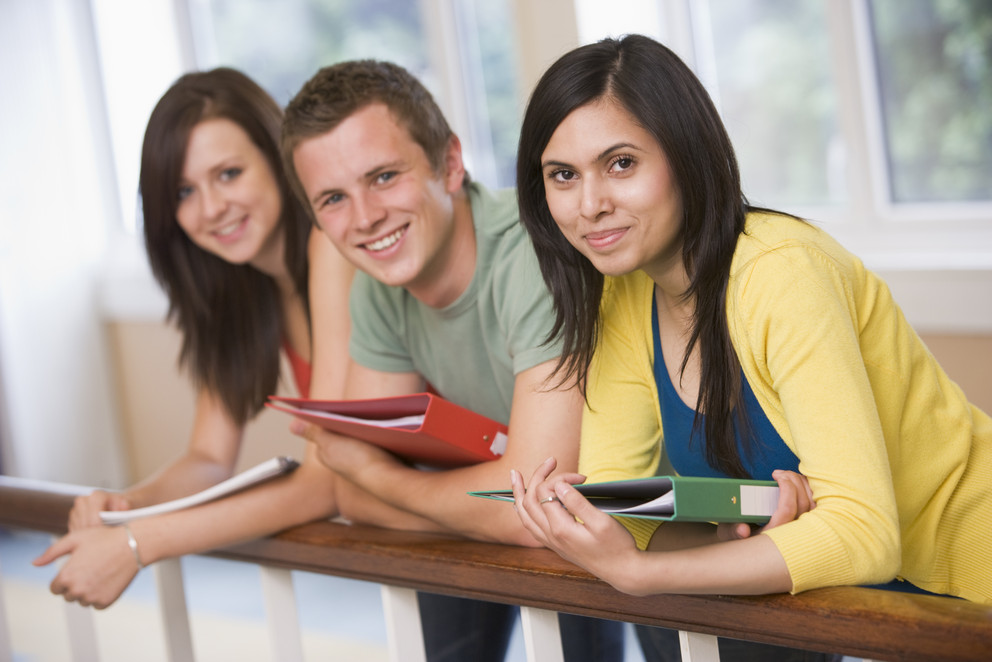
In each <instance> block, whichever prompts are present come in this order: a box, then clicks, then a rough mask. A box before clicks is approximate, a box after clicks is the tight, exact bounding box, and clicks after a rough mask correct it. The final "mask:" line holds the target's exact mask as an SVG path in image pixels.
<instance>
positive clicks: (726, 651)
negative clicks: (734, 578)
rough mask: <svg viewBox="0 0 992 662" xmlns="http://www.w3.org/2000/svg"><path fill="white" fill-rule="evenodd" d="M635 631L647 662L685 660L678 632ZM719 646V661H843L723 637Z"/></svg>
mask: <svg viewBox="0 0 992 662" xmlns="http://www.w3.org/2000/svg"><path fill="white" fill-rule="evenodd" d="M634 631H635V632H636V633H637V640H638V641H639V642H641V651H642V652H643V653H644V659H645V660H646V661H647V662H680V660H681V659H682V651H681V648H680V646H679V633H678V632H677V631H676V630H666V629H664V628H653V627H649V626H647V625H635V626H634ZM717 645H718V646H719V648H720V662H840V660H841V658H842V657H843V656H842V655H835V654H833V653H815V652H813V651H805V650H800V649H798V648H785V647H784V646H772V645H771V644H759V643H756V642H753V641H739V640H737V639H725V638H723V637H720V638H719V639H718V640H717Z"/></svg>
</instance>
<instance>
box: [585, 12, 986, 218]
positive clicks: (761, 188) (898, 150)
mask: <svg viewBox="0 0 992 662" xmlns="http://www.w3.org/2000/svg"><path fill="white" fill-rule="evenodd" d="M645 4H649V5H651V6H652V7H653V8H654V10H653V11H651V12H647V9H646V7H645V6H642V5H645ZM576 8H577V14H578V17H579V28H580V35H579V36H580V40H581V41H582V42H583V43H588V42H590V41H594V40H596V39H599V38H601V37H603V36H606V35H607V34H613V35H619V34H622V33H623V32H642V33H643V32H645V28H644V27H643V26H644V24H645V23H646V24H647V26H649V27H648V28H647V29H653V30H654V31H655V33H654V34H652V36H654V37H656V38H658V39H660V40H661V41H663V42H665V43H668V44H669V45H671V46H672V47H673V48H674V49H675V50H676V51H677V52H679V53H680V55H681V56H682V57H683V59H685V60H686V62H687V63H689V64H690V66H692V67H693V68H694V70H695V71H696V73H697V75H699V77H700V79H701V80H702V81H703V83H704V84H705V85H706V87H707V89H708V90H709V92H710V95H711V96H712V97H713V100H714V102H715V103H716V104H717V107H718V108H719V109H720V112H721V115H722V117H723V119H724V122H725V124H726V126H727V129H728V131H729V133H730V135H731V138H732V140H733V142H734V146H735V148H736V150H737V156H738V159H739V161H740V165H741V170H742V175H743V179H744V188H745V193H746V194H747V195H748V196H749V198H751V199H752V200H753V201H754V202H756V203H759V204H763V205H767V206H773V207H779V208H785V209H792V210H796V209H797V208H798V209H800V210H809V209H814V210H819V211H818V212H817V214H818V215H819V216H821V217H828V218H848V219H850V218H851V217H854V216H857V217H859V218H858V220H859V221H861V222H863V223H864V224H866V226H867V225H870V224H872V223H875V224H876V225H877V222H879V221H882V220H888V219H891V218H893V217H898V216H899V214H900V211H899V210H900V206H902V207H905V208H907V209H908V206H909V205H914V204H916V203H920V202H926V203H961V202H978V203H987V202H990V201H992V185H990V182H992V149H990V146H992V114H990V113H989V112H988V110H987V109H988V108H989V107H992V38H990V35H992V3H990V2H987V1H983V2H974V1H972V0H942V1H940V2H934V1H933V0H846V1H841V0H829V1H826V0H798V1H797V0H693V1H692V2H689V1H688V0H656V1H655V2H650V1H649V0H641V2H639V3H631V4H630V5H628V4H626V3H624V4H618V3H609V5H608V6H604V3H600V2H597V1H596V0H576ZM627 9H631V11H630V12H627V11H625V10H627ZM648 15H650V17H652V19H654V18H655V17H658V20H657V21H653V20H648V21H644V20H642V19H643V17H645V16H648ZM861 17H866V18H865V20H863V21H861V20H860V19H861ZM653 23H657V27H655V28H651V27H650V26H651V25H652V24H653ZM861 23H864V24H865V25H866V29H865V30H863V32H864V34H865V35H866V37H865V38H864V39H863V40H861V41H859V39H858V37H859V36H860V34H861V32H862V31H861V30H860V28H861V27H862V26H861ZM862 42H864V43H862ZM865 44H867V47H865ZM680 46H681V48H680ZM862 79H864V80H863V81H862ZM852 81H854V83H853V84H852ZM859 81H860V82H864V83H867V84H866V85H860V86H859V85H858V82H859ZM852 89H853V90H856V92H854V93H852ZM858 94H861V95H863V97H864V98H863V99H860V100H858V99H856V98H854V97H856V96H857V95H858ZM852 98H854V103H853V105H852V103H851V100H852ZM859 103H860V105H858V104H859ZM852 107H854V108H855V110H854V111H853V113H852V112H851V111H850V108H852ZM845 113H847V116H845ZM852 117H853V119H852ZM876 142H877V143H878V145H875V144H874V143H876ZM867 143H872V144H871V145H868V144H867ZM859 177H861V178H863V179H866V178H870V177H874V178H876V179H878V180H879V181H877V182H874V183H875V187H874V188H875V190H876V191H882V193H881V195H877V196H876V199H874V200H871V199H869V198H870V196H869V195H864V196H862V195H861V194H860V193H859V191H857V190H856V189H857V188H858V186H863V187H864V186H865V185H864V182H863V181H859ZM928 213H929V216H928V217H927V218H928V219H929V220H932V221H936V219H942V220H941V222H942V223H945V222H946V221H947V220H954V219H963V220H966V221H970V222H971V223H972V225H971V226H970V227H972V228H974V227H975V226H974V221H975V220H976V219H978V220H979V221H980V223H981V227H982V228H983V229H984V230H985V231H986V232H987V231H988V230H989V229H992V206H989V205H985V206H982V207H981V208H980V209H979V211H978V212H977V213H976V211H975V208H974V207H972V208H970V210H968V211H965V210H963V208H962V207H961V206H960V205H956V206H945V207H942V208H941V209H940V211H939V212H933V210H932V208H931V209H930V211H929V212H928ZM904 216H905V217H910V215H909V214H904ZM912 217H913V218H917V219H919V218H921V215H920V214H918V213H917V214H915V215H912ZM944 227H945V228H946V225H945V226H944Z"/></svg>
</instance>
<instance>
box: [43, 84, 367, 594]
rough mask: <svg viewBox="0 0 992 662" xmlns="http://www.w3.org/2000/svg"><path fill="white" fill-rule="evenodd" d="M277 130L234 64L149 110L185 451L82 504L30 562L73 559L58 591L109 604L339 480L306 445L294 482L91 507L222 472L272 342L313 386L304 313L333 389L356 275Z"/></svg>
mask: <svg viewBox="0 0 992 662" xmlns="http://www.w3.org/2000/svg"><path fill="white" fill-rule="evenodd" d="M281 124H282V111H281V110H280V108H279V106H278V105H277V104H276V102H275V101H274V100H273V99H272V98H271V97H270V96H269V95H268V94H267V93H266V92H265V91H264V90H263V89H262V88H261V87H259V86H258V85H257V84H256V83H255V82H254V81H252V80H251V79H250V78H248V77H247V76H245V75H244V74H242V73H240V72H238V71H235V70H233V69H228V68H218V69H214V70H211V71H206V72H197V73H189V74H186V75H184V76H182V77H181V78H179V79H178V80H177V81H176V82H175V83H174V84H173V85H172V87H170V88H169V90H168V91H167V92H166V93H165V95H164V96H163V97H162V98H161V99H160V100H159V102H158V104H157V105H156V106H155V109H154V110H153V111H152V114H151V117H150V119H149V121H148V126H147V128H146V131H145V139H144V145H143V148H142V158H141V173H140V178H139V186H140V193H141V200H142V209H143V220H144V233H145V245H146V248H147V251H148V256H149V261H150V263H151V267H152V271H153V273H154V275H155V277H156V279H157V280H158V282H159V283H160V284H161V286H162V287H163V288H164V289H165V291H166V294H167V295H168V299H169V313H168V315H169V319H170V320H171V321H173V322H174V323H175V324H176V326H177V327H178V328H179V330H180V331H181V333H182V346H181V351H180V357H179V361H180V365H182V366H184V367H185V368H186V369H187V370H188V371H189V373H190V374H191V376H192V379H193V382H194V384H195V385H196V387H197V389H198V391H199V393H198V397H197V402H196V415H195V420H194V424H193V431H192V434H191V436H190V439H189V443H188V446H187V449H186V452H185V453H184V454H183V455H182V456H181V457H179V458H178V459H177V460H175V461H174V462H172V463H171V464H170V465H168V466H167V467H165V468H164V469H162V470H161V471H160V472H158V473H157V474H156V475H154V476H152V477H151V478H150V479H148V480H146V481H144V482H142V483H139V484H137V485H135V486H133V487H130V488H128V489H126V490H123V491H121V492H108V491H104V490H97V491H95V492H94V493H92V494H89V495H86V496H83V497H79V498H78V499H77V500H76V503H75V505H74V507H73V509H72V512H71V513H70V516H69V530H70V533H69V535H68V536H66V537H64V538H62V539H61V540H60V541H58V542H57V543H56V544H54V545H53V546H52V547H51V548H49V550H48V551H46V552H45V554H43V555H42V556H41V557H39V559H37V560H36V564H38V565H41V564H44V563H48V562H50V561H52V560H54V559H55V558H57V557H58V556H61V555H63V554H71V555H72V557H71V558H70V559H69V560H68V561H67V562H66V564H65V565H64V566H63V568H62V570H61V571H60V572H59V574H58V576H56V578H55V580H54V581H53V582H52V591H53V592H55V593H58V594H61V595H63V596H64V597H65V599H66V600H71V601H72V600H74V601H78V602H80V603H81V604H84V605H88V604H92V605H95V606H99V607H103V606H106V605H108V604H110V603H111V602H113V601H114V600H116V598H117V596H118V595H120V592H121V591H123V590H124V588H125V587H126V586H127V585H128V584H129V583H130V581H131V579H132V578H133V577H134V574H135V573H136V572H137V570H138V568H140V565H141V564H147V563H151V562H154V561H156V560H159V559H161V558H165V557H169V556H178V555H182V554H189V553H195V552H199V551H204V550H206V549H210V548H213V547H217V546H220V545H223V544H230V543H232V542H236V541H239V540H244V539H248V538H254V537H258V536H260V535H267V534H270V533H274V532H276V531H278V530H280V529H283V528H286V527H289V526H292V525H294V524H300V523H303V522H306V521H309V520H312V519H316V518H319V517H327V516H332V515H334V514H336V513H337V504H336V499H335V494H334V481H333V475H332V474H331V472H330V471H329V470H327V469H326V468H325V467H324V466H323V465H322V464H321V463H320V461H319V460H318V459H317V458H316V456H315V454H314V453H312V452H311V451H310V449H309V448H308V449H307V457H306V459H305V460H304V462H303V466H301V467H300V468H299V469H297V470H296V471H295V472H294V473H293V474H291V475H290V476H288V477H286V478H282V479H279V480H275V481H271V482H269V483H267V484H265V485H262V486H260V487H257V488H254V489H252V490H248V491H245V492H242V493H240V494H238V495H235V496H232V497H229V498H227V499H222V500H220V501H216V502H213V503H210V504H207V505H205V506H200V507H197V508H192V509H188V510H184V511H179V512H175V513H169V514H167V515H159V516H155V517H149V518H145V519H142V520H138V521H135V522H133V523H132V524H130V525H129V527H128V528H127V530H125V528H124V527H105V526H101V520H100V517H99V512H100V511H101V510H128V509H133V508H139V507H143V506H148V505H151V504H155V503H160V502H163V501H167V500H170V499H174V498H178V497H181V496H185V495H188V494H191V493H194V492H197V491H199V490H202V489H205V488H207V487H209V486H211V485H214V484H216V483H218V482H220V481H221V480H224V479H226V478H228V477H230V476H231V475H232V473H233V471H234V468H235V463H236V461H237V458H238V454H239V451H240V448H241V443H242V438H243V433H244V428H245V425H246V424H247V423H248V422H249V420H250V419H251V418H252V417H254V416H255V414H257V413H258V412H259V411H260V410H261V408H262V407H263V405H264V403H265V400H266V398H267V396H269V395H271V394H273V393H275V392H276V387H277V385H278V381H279V377H280V374H279V373H280V352H284V353H285V354H286V356H287V358H288V363H289V365H290V367H291V369H292V373H293V377H294V381H295V382H296V386H297V389H298V391H299V392H300V393H301V394H302V395H304V396H306V395H308V394H309V392H310V390H311V383H310V382H311V342H310V323H311V318H313V321H314V322H315V323H316V322H317V321H318V320H319V322H320V328H322V329H324V330H325V332H326V336H327V337H325V338H322V342H321V351H322V352H324V353H325V355H326V356H324V357H322V361H321V363H320V366H322V368H320V369H321V370H322V372H323V373H324V374H316V373H315V374H314V375H313V382H314V389H315V390H319V391H320V396H321V397H328V398H334V397H343V391H344V368H343V366H345V365H346V362H347V360H348V355H347V341H348V327H349V317H348V313H347V299H348V290H349V288H350V284H351V277H352V274H353V272H354V270H353V268H352V267H351V266H350V265H349V264H348V263H347V262H345V261H344V260H343V258H341V257H340V255H338V253H337V251H336V250H335V249H334V248H333V246H331V244H330V242H328V241H327V240H326V239H325V238H324V237H323V236H322V235H320V234H319V233H311V231H310V230H311V227H312V222H311V221H310V218H309V213H308V211H307V210H306V209H305V208H304V207H303V206H302V204H301V203H300V201H299V200H297V199H296V197H295V196H294V195H293V194H292V191H291V189H290V187H289V184H288V180H287V178H286V176H285V173H284V170H283V164H282V161H281V159H280V153H279V134H280V130H281ZM311 235H312V236H311ZM318 263H319V265H318ZM308 264H313V265H314V266H313V267H312V268H309V267H308ZM311 284H312V286H311ZM311 291H312V293H313V294H314V299H313V300H312V301H311V300H310V298H309V295H310V294H311ZM311 308H312V309H311ZM288 439H289V437H287V441H288ZM129 547H130V549H129ZM136 562H137V563H136Z"/></svg>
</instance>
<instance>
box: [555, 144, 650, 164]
mask: <svg viewBox="0 0 992 662" xmlns="http://www.w3.org/2000/svg"><path fill="white" fill-rule="evenodd" d="M619 149H634V150H637V151H639V152H640V151H643V150H641V148H640V147H638V146H637V145H634V144H633V143H617V144H615V145H611V146H609V147H607V148H606V149H604V150H603V151H602V152H600V153H599V154H597V155H596V158H595V159H594V160H595V161H602V160H603V159H605V158H606V157H607V156H609V155H610V154H612V153H613V152H615V151H617V150H619ZM548 166H565V167H571V166H570V165H569V164H567V163H565V162H564V161H544V162H542V163H541V168H542V169H543V168H547V167H548Z"/></svg>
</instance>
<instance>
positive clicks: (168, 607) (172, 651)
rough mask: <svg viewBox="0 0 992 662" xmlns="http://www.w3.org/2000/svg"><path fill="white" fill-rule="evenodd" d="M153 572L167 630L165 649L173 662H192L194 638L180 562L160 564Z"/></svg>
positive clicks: (156, 565) (154, 567)
mask: <svg viewBox="0 0 992 662" xmlns="http://www.w3.org/2000/svg"><path fill="white" fill-rule="evenodd" d="M152 570H153V571H154V572H155V585H156V588H157V589H158V605H159V610H160V612H161V615H162V627H163V628H164V629H165V650H166V654H167V657H168V659H169V661H170V662H193V660H194V658H193V637H192V635H191V634H190V629H189V612H188V610H187V608H186V587H185V586H184V585H183V568H182V565H181V563H180V559H177V558H176V559H165V560H164V561H159V562H158V563H156V564H155V565H154V566H152Z"/></svg>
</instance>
